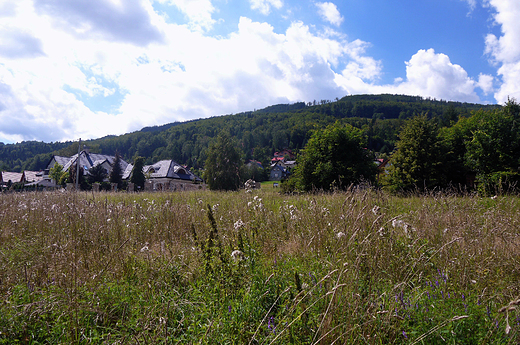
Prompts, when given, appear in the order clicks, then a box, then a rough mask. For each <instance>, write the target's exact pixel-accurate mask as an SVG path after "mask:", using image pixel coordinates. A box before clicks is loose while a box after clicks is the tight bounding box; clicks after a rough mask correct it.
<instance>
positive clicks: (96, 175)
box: [87, 164, 108, 184]
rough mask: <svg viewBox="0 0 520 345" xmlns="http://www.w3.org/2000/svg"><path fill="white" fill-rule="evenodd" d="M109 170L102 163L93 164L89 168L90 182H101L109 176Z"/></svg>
mask: <svg viewBox="0 0 520 345" xmlns="http://www.w3.org/2000/svg"><path fill="white" fill-rule="evenodd" d="M107 175H108V174H107V171H106V169H105V168H103V166H102V165H101V164H98V165H96V166H93V167H92V168H90V169H89V170H88V177H87V180H88V183H90V184H92V183H96V182H98V183H101V182H103V181H104V180H105V179H106V178H107Z"/></svg>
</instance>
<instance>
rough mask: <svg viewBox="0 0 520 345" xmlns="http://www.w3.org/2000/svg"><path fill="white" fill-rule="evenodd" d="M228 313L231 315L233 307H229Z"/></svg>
mask: <svg viewBox="0 0 520 345" xmlns="http://www.w3.org/2000/svg"><path fill="white" fill-rule="evenodd" d="M228 313H230V314H231V306H229V307H228Z"/></svg>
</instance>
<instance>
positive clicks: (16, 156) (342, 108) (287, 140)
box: [0, 95, 499, 171]
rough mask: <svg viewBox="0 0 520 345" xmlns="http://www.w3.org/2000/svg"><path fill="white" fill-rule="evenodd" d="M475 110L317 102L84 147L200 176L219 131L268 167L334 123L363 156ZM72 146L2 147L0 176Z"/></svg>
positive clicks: (456, 105)
mask: <svg viewBox="0 0 520 345" xmlns="http://www.w3.org/2000/svg"><path fill="white" fill-rule="evenodd" d="M494 107H499V106H498V105H481V104H470V103H460V102H447V101H442V100H435V99H425V98H422V97H418V96H403V95H353V96H346V97H343V98H341V99H336V100H334V101H330V100H319V101H313V102H308V103H304V102H299V103H294V104H278V105H272V106H269V107H267V108H264V109H260V110H254V111H249V112H244V113H239V114H235V115H224V116H215V117H212V118H208V119H200V120H192V121H187V122H174V123H170V124H165V125H161V126H155V127H146V128H143V129H142V130H140V131H137V132H133V133H128V134H124V135H120V136H107V137H104V138H100V139H95V140H89V141H87V142H86V143H85V144H86V145H88V146H89V148H90V149H91V151H93V152H98V153H104V154H114V152H115V151H116V150H118V151H119V152H120V153H121V155H122V156H123V158H124V159H125V160H128V161H132V159H133V157H135V156H143V157H145V158H146V162H147V163H152V162H155V161H158V160H161V159H174V160H176V161H177V162H179V163H182V164H187V165H188V166H190V167H194V168H201V167H202V166H203V164H204V161H205V159H206V148H207V147H208V143H209V142H210V141H211V140H212V139H213V138H214V137H216V136H217V135H218V133H219V132H220V131H222V130H228V131H229V132H230V134H231V135H232V136H233V137H234V138H235V139H236V141H237V143H238V144H239V145H240V148H241V149H242V151H243V155H244V159H256V160H259V161H262V162H264V163H267V162H268V160H269V159H270V157H271V156H272V154H273V152H274V151H276V150H280V149H283V148H291V149H293V150H298V149H301V148H302V147H303V146H304V145H305V143H306V141H307V139H308V137H309V131H310V130H312V129H314V128H321V127H325V126H326V125H328V124H330V123H333V122H335V121H341V122H343V123H350V124H352V125H353V126H356V127H359V128H364V129H366V131H367V134H368V136H369V148H370V149H372V150H375V151H379V152H390V151H391V150H392V149H393V145H394V144H395V140H396V135H397V132H398V130H399V128H400V126H401V125H402V123H403V120H405V119H407V118H409V117H412V116H414V115H416V114H422V113H427V114H428V115H429V116H430V117H432V118H435V119H437V120H438V122H439V124H440V125H441V126H446V125H450V124H451V123H453V122H454V121H456V120H457V118H458V117H459V116H466V117H468V116H470V114H471V112H472V111H474V110H478V109H481V108H484V109H492V108H494ZM77 145H78V144H77V143H72V142H65V143H60V142H56V143H43V142H35V141H31V142H22V143H17V144H6V145H4V144H2V143H0V169H1V170H3V171H22V170H40V169H43V168H44V167H45V165H46V163H47V162H48V161H49V160H50V158H51V156H52V155H53V154H59V155H64V156H69V155H73V154H74V153H76V152H77Z"/></svg>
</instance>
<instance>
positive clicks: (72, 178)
mask: <svg viewBox="0 0 520 345" xmlns="http://www.w3.org/2000/svg"><path fill="white" fill-rule="evenodd" d="M77 178H78V166H77V163H74V164H72V165H71V166H70V167H69V176H68V182H70V183H73V184H74V185H76V179H77ZM77 184H78V186H79V189H80V190H87V189H89V185H88V183H87V181H86V180H85V175H84V174H83V168H81V167H80V168H79V180H78V182H77Z"/></svg>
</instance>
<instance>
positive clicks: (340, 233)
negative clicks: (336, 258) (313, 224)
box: [336, 231, 345, 239]
mask: <svg viewBox="0 0 520 345" xmlns="http://www.w3.org/2000/svg"><path fill="white" fill-rule="evenodd" d="M343 237H345V233H344V232H342V231H340V232H338V233H337V234H336V238H337V239H341V238H343Z"/></svg>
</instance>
